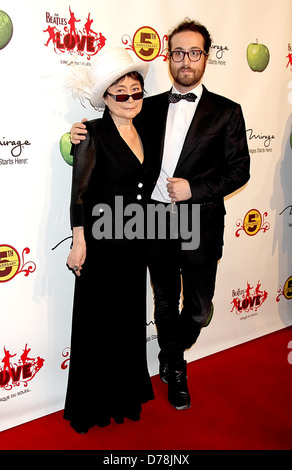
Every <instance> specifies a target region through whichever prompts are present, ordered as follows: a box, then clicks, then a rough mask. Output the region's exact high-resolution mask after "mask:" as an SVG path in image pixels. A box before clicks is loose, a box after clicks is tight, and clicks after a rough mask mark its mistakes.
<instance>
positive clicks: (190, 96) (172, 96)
mask: <svg viewBox="0 0 292 470" xmlns="http://www.w3.org/2000/svg"><path fill="white" fill-rule="evenodd" d="M196 99H197V97H196V95H195V94H194V93H187V94H186V95H180V94H178V93H169V95H168V101H169V103H177V102H178V101H180V100H187V101H193V102H194V101H196Z"/></svg>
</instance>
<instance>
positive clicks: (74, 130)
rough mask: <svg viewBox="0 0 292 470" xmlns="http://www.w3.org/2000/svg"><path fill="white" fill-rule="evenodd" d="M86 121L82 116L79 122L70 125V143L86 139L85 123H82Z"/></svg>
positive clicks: (77, 142) (78, 142)
mask: <svg viewBox="0 0 292 470" xmlns="http://www.w3.org/2000/svg"><path fill="white" fill-rule="evenodd" d="M86 121H87V119H86V118H83V119H82V121H81V122H75V124H73V126H72V127H71V131H70V133H71V138H70V140H71V143H72V144H80V141H81V140H85V139H86V134H87V130H86V127H85V125H84V124H83V123H84V122H86Z"/></svg>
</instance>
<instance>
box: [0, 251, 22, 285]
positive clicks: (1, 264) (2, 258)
mask: <svg viewBox="0 0 292 470" xmlns="http://www.w3.org/2000/svg"><path fill="white" fill-rule="evenodd" d="M19 265H20V257H19V254H18V253H17V251H16V250H15V248H13V247H12V246H10V245H0V282H7V281H10V279H12V278H13V277H14V276H15V275H16V274H17V272H18V269H19Z"/></svg>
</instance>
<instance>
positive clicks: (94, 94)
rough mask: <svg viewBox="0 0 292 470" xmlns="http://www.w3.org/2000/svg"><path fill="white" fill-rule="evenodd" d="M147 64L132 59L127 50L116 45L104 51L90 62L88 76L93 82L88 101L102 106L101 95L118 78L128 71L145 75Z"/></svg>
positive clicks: (95, 105) (96, 105) (97, 106)
mask: <svg viewBox="0 0 292 470" xmlns="http://www.w3.org/2000/svg"><path fill="white" fill-rule="evenodd" d="M148 68H149V65H148V64H147V63H146V62H142V60H138V59H137V60H133V59H132V57H131V56H130V54H129V53H128V51H126V49H123V48H122V47H116V48H114V49H110V50H108V51H107V52H104V53H103V54H101V55H100V56H98V57H97V59H96V60H95V61H94V63H93V64H92V66H91V68H90V70H89V72H88V76H89V79H90V81H91V83H92V84H93V88H92V90H91V95H90V101H91V103H92V105H93V106H94V107H95V108H101V107H104V106H105V104H104V101H103V95H104V93H105V91H106V90H107V89H108V88H109V86H110V85H111V84H112V83H114V82H115V81H116V80H117V79H118V78H120V77H122V76H123V75H126V74H127V73H130V72H139V73H140V75H142V77H143V79H144V78H145V77H146V74H147V71H148Z"/></svg>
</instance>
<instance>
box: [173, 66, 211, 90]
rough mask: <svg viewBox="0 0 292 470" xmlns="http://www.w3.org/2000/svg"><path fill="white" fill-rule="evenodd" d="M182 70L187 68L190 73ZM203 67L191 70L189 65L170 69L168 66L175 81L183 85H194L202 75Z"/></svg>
mask: <svg viewBox="0 0 292 470" xmlns="http://www.w3.org/2000/svg"><path fill="white" fill-rule="evenodd" d="M184 70H189V71H191V72H192V73H191V74H187V75H185V74H183V73H182V72H183V71H184ZM204 71H205V67H204V69H203V70H193V69H192V68H191V67H187V66H182V67H180V68H179V69H177V70H172V67H171V66H170V73H171V75H172V77H173V79H174V81H175V82H176V83H178V84H179V85H181V86H184V87H190V86H196V85H197V84H198V83H199V82H200V81H201V79H202V77H203V75H204Z"/></svg>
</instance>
